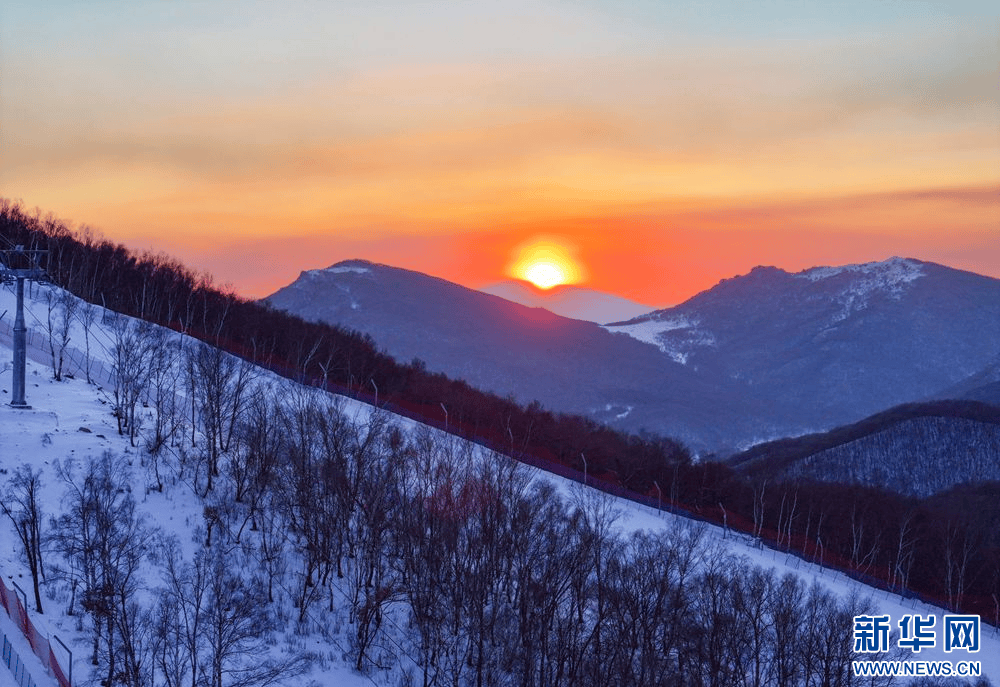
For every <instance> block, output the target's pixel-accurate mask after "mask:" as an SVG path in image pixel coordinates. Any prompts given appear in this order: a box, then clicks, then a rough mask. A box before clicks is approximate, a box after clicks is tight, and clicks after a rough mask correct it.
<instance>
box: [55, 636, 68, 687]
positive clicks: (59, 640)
mask: <svg viewBox="0 0 1000 687" xmlns="http://www.w3.org/2000/svg"><path fill="white" fill-rule="evenodd" d="M52 639H54V640H56V641H57V642H59V645H60V646H62V648H63V649H65V650H66V653H67V654H69V675H67V676H66V679H67V680H69V685H70V687H73V652H72V651H70V650H69V647H68V646H66V645H65V644H63V640H61V639H59V635H52Z"/></svg>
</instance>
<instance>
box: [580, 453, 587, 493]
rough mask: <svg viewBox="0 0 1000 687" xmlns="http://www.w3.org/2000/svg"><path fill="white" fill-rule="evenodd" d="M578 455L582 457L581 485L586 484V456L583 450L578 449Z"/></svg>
mask: <svg viewBox="0 0 1000 687" xmlns="http://www.w3.org/2000/svg"><path fill="white" fill-rule="evenodd" d="M580 457H581V458H582V459H583V486H587V457H586V456H585V455H583V451H580Z"/></svg>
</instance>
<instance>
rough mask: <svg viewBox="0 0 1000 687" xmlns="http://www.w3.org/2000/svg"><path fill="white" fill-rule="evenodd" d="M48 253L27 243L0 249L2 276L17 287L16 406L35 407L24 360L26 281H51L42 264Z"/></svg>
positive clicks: (13, 400) (12, 401)
mask: <svg viewBox="0 0 1000 687" xmlns="http://www.w3.org/2000/svg"><path fill="white" fill-rule="evenodd" d="M46 253H48V251H46V250H36V249H29V250H26V249H25V248H24V246H15V247H14V248H12V249H9V250H0V278H2V280H3V282H4V283H6V284H10V283H15V284H16V288H17V313H16V315H15V317H14V370H13V377H14V381H13V384H12V385H11V399H10V405H11V407H12V408H21V409H25V410H30V409H31V406H29V405H28V404H27V402H25V400H24V363H25V357H26V349H27V345H26V342H25V334H26V333H27V331H28V328H27V327H26V326H25V325H24V282H25V280H29V281H36V282H41V281H47V279H48V277H47V275H46V274H45V270H43V269H42V268H41V266H40V265H39V264H38V260H39V258H41V256H43V255H45V254H46Z"/></svg>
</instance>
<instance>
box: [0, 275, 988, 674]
mask: <svg viewBox="0 0 1000 687" xmlns="http://www.w3.org/2000/svg"><path fill="white" fill-rule="evenodd" d="M27 305H28V307H29V308H30V310H31V312H30V314H29V315H28V317H27V319H28V322H29V326H30V327H32V328H34V329H36V330H37V329H38V328H39V326H40V325H41V323H42V322H43V321H44V312H45V311H44V309H45V307H46V306H45V304H44V302H42V301H30V302H28V304H27ZM13 309H14V300H13V295H12V293H11V292H10V290H9V289H8V288H4V289H0V313H2V312H4V311H5V310H6V311H7V312H8V315H5V316H4V317H3V318H2V320H0V348H4V349H6V350H9V345H10V344H9V341H10V339H9V325H10V322H11V320H12V319H13V316H12V315H11V314H10V313H13ZM100 322H101V317H100V316H99V317H98V321H97V323H96V324H95V325H94V327H93V328H92V336H93V337H94V340H95V343H93V344H92V346H93V348H94V350H93V351H92V352H93V353H94V355H95V357H96V358H97V359H98V360H99V361H100V360H101V359H102V358H103V362H104V363H105V364H106V363H107V360H108V350H109V345H110V342H111V337H110V334H109V332H108V331H106V330H105V329H104V328H103V327H102V326H101V324H100ZM626 326H627V327H630V328H631V330H630V331H628V332H626V333H630V335H633V336H636V333H637V332H638V333H643V335H644V336H646V337H647V338H652V337H653V334H652V333H653V332H657V333H658V332H663V331H670V330H672V329H679V328H685V327H691V326H693V325H692V323H691V322H688V321H685V320H683V319H676V320H671V321H664V322H652V321H647V322H643V323H639V324H636V325H626ZM623 328H624V327H614V328H608V329H609V330H612V331H615V330H617V331H621V330H622V329H623ZM174 335H175V336H179V335H177V334H174ZM636 338H639V337H638V336H637V337H636ZM31 341H32V345H31V346H30V347H29V363H28V367H27V376H26V391H27V401H28V403H29V404H31V406H32V409H31V410H18V409H14V408H11V407H10V406H8V405H7V404H6V402H4V403H0V445H2V446H3V447H4V455H5V457H6V458H7V460H6V461H5V467H6V468H8V469H9V468H10V467H11V466H12V465H16V464H18V463H21V462H26V463H29V464H31V465H32V466H33V467H35V468H41V469H42V470H43V478H42V479H43V493H42V502H43V503H44V504H46V506H45V509H46V513H47V515H51V514H52V513H53V512H54V511H55V510H56V509H57V508H58V506H57V505H56V504H59V503H60V498H61V494H62V484H61V483H60V481H59V480H58V478H57V477H56V475H55V473H54V464H55V462H56V460H57V459H58V460H64V459H66V458H67V457H73V458H74V459H76V460H78V461H84V460H86V458H87V457H89V456H98V455H100V454H101V453H103V452H104V451H105V450H108V449H110V450H113V451H114V452H115V453H117V454H121V455H124V456H125V457H126V458H127V459H129V458H131V459H136V460H134V463H133V467H132V471H133V472H132V483H131V489H132V493H133V495H134V496H135V498H136V500H137V502H138V506H139V510H140V512H141V513H143V514H144V515H145V516H146V517H147V518H148V520H149V521H150V522H151V523H153V524H155V525H156V526H157V527H159V528H160V529H161V531H162V532H163V533H164V534H165V535H174V536H175V537H176V538H177V540H178V542H179V543H180V544H181V547H182V551H183V553H184V556H185V558H186V559H188V560H190V557H191V555H192V554H193V552H194V550H195V548H196V547H197V544H196V542H195V541H194V539H193V537H192V529H193V528H194V527H195V526H196V525H198V524H199V523H201V522H202V518H203V509H204V505H205V504H204V502H203V501H202V500H201V499H200V498H199V497H198V496H197V495H196V494H195V493H194V492H193V490H192V489H191V488H190V486H189V485H188V484H185V483H182V482H177V481H172V480H169V479H168V484H167V488H166V489H165V490H164V491H163V492H162V493H160V492H158V491H155V490H153V491H150V490H148V489H147V488H146V485H147V484H148V483H149V482H148V475H147V474H146V473H145V472H144V470H143V468H142V467H141V462H140V461H139V460H137V459H138V458H139V456H138V454H137V452H136V449H133V448H131V447H130V446H129V443H128V440H127V438H125V437H119V436H118V434H117V429H116V425H115V421H114V418H113V417H112V415H111V412H110V403H109V401H108V399H107V397H106V396H107V392H106V391H104V390H103V389H102V386H101V384H102V381H101V376H100V371H102V370H105V369H106V368H105V367H100V366H99V367H98V368H97V370H98V372H97V373H95V376H96V377H97V378H98V384H97V385H90V384H87V383H86V382H85V381H84V380H83V379H82V378H80V376H79V375H78V376H77V378H67V379H65V380H64V381H62V382H56V381H54V380H53V379H52V375H51V371H50V369H49V368H48V367H47V366H46V365H44V364H42V362H40V361H47V360H48V351H47V350H46V349H44V348H42V347H41V346H42V344H41V342H43V341H44V338H43V337H41V336H39V335H38V334H37V333H36V335H35V336H33V337H31ZM80 341H82V334H80V333H79V332H76V331H74V335H73V339H72V345H73V346H76V345H79V342H80ZM648 342H649V343H655V340H654V341H648ZM656 345H658V344H656ZM74 355H75V356H77V357H76V358H74V359H78V357H79V355H80V354H79V352H78V351H77V352H76V353H75V354H74ZM7 361H9V358H5V360H4V363H3V365H2V368H0V369H2V372H3V377H2V379H0V398H3V399H4V400H6V399H9V392H10V364H9V362H7ZM104 383H106V382H104ZM260 383H261V384H287V382H286V381H284V380H280V379H278V378H276V377H274V376H273V375H271V374H270V373H266V372H262V373H261V382H260ZM308 393H316V394H319V393H322V392H319V391H316V390H309V391H308ZM341 403H343V409H344V411H345V412H347V413H348V414H349V416H352V417H354V418H355V420H356V421H358V422H362V421H364V420H365V419H366V418H367V417H368V414H369V413H370V412H371V408H370V407H369V406H367V405H365V404H362V403H360V402H357V401H353V400H351V399H341ZM629 410H631V409H629ZM145 412H147V413H151V412H153V411H152V410H147V411H145ZM626 412H627V411H626ZM395 422H396V423H397V424H398V425H399V426H400V427H401V428H402V429H404V431H413V430H414V429H415V428H417V427H418V426H419V427H424V426H423V425H420V424H419V423H417V422H415V421H412V420H409V419H405V418H396V419H395ZM426 429H427V431H433V432H437V430H432V429H430V428H426ZM440 436H446V435H440ZM447 440H448V441H452V442H459V443H460V440H458V439H455V438H453V437H448V438H447ZM471 451H472V452H473V453H474V454H475V455H484V451H485V449H481V448H480V447H472V448H471ZM525 469H526V470H529V471H530V472H531V475H532V478H533V479H535V480H547V481H550V482H552V483H553V484H554V485H555V486H556V488H557V490H559V491H560V492H561V493H562V494H563V495H564V496H566V498H568V499H594V498H607V499H613V497H610V496H606V495H603V494H601V493H599V492H596V491H595V490H592V489H588V488H585V487H582V486H581V485H579V484H578V483H576V482H574V481H571V480H567V479H564V478H561V477H557V476H554V475H551V474H549V473H545V472H542V471H540V470H537V469H534V468H525ZM5 479H6V478H5V477H2V476H0V482H2V481H3V480H5ZM614 507H615V509H616V510H617V511H618V513H619V517H618V520H617V522H616V527H617V528H618V529H619V530H620V531H621V532H622V533H629V532H634V531H638V530H646V531H651V532H656V531H660V530H663V529H665V528H668V527H678V526H682V527H683V526H692V523H691V521H688V520H686V519H684V518H681V517H679V516H675V515H672V514H668V513H663V512H657V511H656V510H655V509H651V508H648V507H646V506H643V505H639V504H637V503H634V502H631V501H627V500H623V499H614ZM693 526H696V527H704V528H705V533H706V535H707V536H708V537H709V538H710V539H711V540H713V541H715V542H717V543H719V544H720V545H721V546H724V547H725V548H726V549H727V550H728V551H729V552H731V553H733V554H735V555H738V556H742V557H745V558H746V559H747V560H748V561H750V562H751V563H754V564H757V565H760V566H762V567H764V568H773V569H774V570H775V572H776V573H777V574H778V575H783V574H784V573H786V572H791V573H793V574H795V575H798V576H800V577H801V578H802V579H803V581H804V582H806V583H807V584H811V583H812V582H813V581H815V582H817V583H819V584H820V585H822V586H823V587H825V588H827V589H828V590H830V591H831V592H834V593H836V594H838V595H840V596H842V597H844V596H849V595H861V596H863V597H869V598H870V599H871V601H872V603H873V604H874V605H875V606H876V608H877V609H878V612H879V613H882V614H888V615H890V617H891V619H892V622H893V626H895V622H896V621H897V620H898V619H899V618H901V617H902V616H903V615H905V614H913V613H920V614H921V615H927V614H934V615H936V616H938V618H939V620H938V624H937V627H939V628H940V627H941V625H942V622H943V621H942V620H941V619H940V618H941V617H942V616H943V615H944V613H945V612H944V611H943V610H942V609H940V608H935V607H931V606H927V605H925V604H922V603H920V602H917V601H915V600H905V601H904V600H902V599H900V598H899V597H897V596H894V595H891V594H889V593H887V592H884V591H879V590H875V589H873V588H870V587H866V586H864V585H862V584H861V583H859V582H857V581H855V580H852V579H850V578H848V577H846V576H844V575H843V574H841V573H837V572H834V571H831V570H828V569H824V568H821V567H819V566H817V565H814V564H811V563H808V562H806V561H804V560H802V559H799V558H798V557H796V556H794V555H790V554H784V553H779V552H776V551H773V550H771V549H767V548H760V547H758V546H756V545H755V543H754V542H753V541H752V539H751V538H749V537H748V536H747V535H744V534H738V533H733V532H727V531H726V530H724V529H723V528H721V527H717V526H711V525H704V524H695V525H693ZM15 537H16V535H15V534H14V532H13V529H12V527H11V525H10V523H9V521H7V520H6V519H5V518H4V519H3V521H2V522H0V574H3V575H4V577H5V578H16V579H20V580H22V581H23V580H25V579H27V580H29V581H30V576H29V575H28V573H27V569H26V566H25V565H24V564H23V563H22V561H21V559H20V557H19V556H18V555H17V554H16V553H15V552H16V551H17V550H18V549H19V546H18V545H17V542H16V538H15ZM146 574H147V575H148V578H147V586H148V590H149V591H148V592H147V593H152V590H154V589H155V587H156V586H157V585H158V584H159V580H158V578H157V577H156V573H155V571H154V569H153V568H152V567H151V566H150V567H148V568H147V569H146ZM21 586H22V587H25V584H22V585H21ZM45 590H46V591H45V593H46V597H45V598H44V599H43V602H44V603H46V604H47V606H46V613H45V614H44V615H38V614H35V613H32V614H31V616H32V619H33V621H34V622H35V624H36V626H37V627H38V629H39V631H40V632H42V633H43V634H45V635H48V636H50V637H51V636H52V635H53V634H57V635H59V636H60V637H61V638H62V639H63V640H64V641H66V642H67V644H69V645H70V647H71V648H72V649H73V650H74V656H75V658H76V660H75V662H74V677H75V682H76V683H78V684H83V682H84V680H85V679H86V678H87V673H88V670H89V661H88V660H87V657H88V649H87V645H88V635H87V634H86V632H85V631H84V630H83V629H82V627H81V626H79V625H78V618H71V617H68V616H66V615H65V614H64V610H63V609H64V608H65V606H66V602H67V599H66V598H65V597H64V595H63V596H60V592H58V591H56V590H55V588H53V587H51V586H49V585H46V586H45ZM50 594H55V598H53V597H52V596H50ZM286 603H287V601H286ZM345 607H346V604H341V608H340V609H338V611H337V612H336V613H334V614H332V615H331V614H325V613H324V614H322V615H319V616H317V617H315V618H314V619H313V623H312V633H311V634H309V635H305V636H302V635H297V634H294V633H293V632H291V631H289V632H286V633H279V634H278V637H276V638H275V642H274V646H273V648H272V652H274V654H276V655H277V654H280V653H281V652H282V651H287V650H290V649H296V648H297V649H300V650H301V649H308V650H311V651H314V652H316V654H317V655H318V656H320V657H321V660H319V661H317V662H316V663H315V664H314V665H313V667H312V670H311V672H310V673H308V674H306V675H303V676H301V677H299V678H297V679H296V681H295V682H296V684H302V685H309V684H315V685H330V686H333V685H338V686H343V687H360V686H362V685H364V686H366V687H367V686H370V685H373V684H396V681H397V678H398V675H395V676H392V675H384V674H382V673H377V674H375V675H373V676H372V677H369V676H366V675H360V674H358V673H355V672H354V671H353V670H351V669H350V668H349V667H348V663H347V662H346V661H345V660H344V656H345V655H346V651H345V650H344V646H346V644H345V642H346V640H345V637H346V632H348V631H349V628H347V622H346V618H345V616H346V610H345ZM285 610H286V611H288V610H289V609H285ZM404 623H405V621H404V620H403V619H402V618H401V617H399V618H396V619H395V620H393V619H392V618H389V619H388V620H387V623H386V624H387V626H388V627H389V630H388V632H389V633H390V636H389V637H388V638H387V639H386V642H387V644H392V643H396V642H397V640H399V639H400V637H402V636H403V633H404V630H403V629H402V627H401V626H402V625H403V624H404ZM981 642H982V650H981V651H980V652H979V653H978V654H976V655H973V656H966V655H964V652H960V653H961V654H962V655H956V654H945V653H944V651H943V647H941V646H938V647H936V648H934V649H925V650H924V651H923V652H921V654H920V655H919V658H920V659H923V660H953V661H954V660H966V659H971V660H979V661H981V662H982V665H983V671H984V674H985V675H987V676H989V677H990V678H991V679H992V680H993V681H994V682H1000V636H998V632H997V630H996V629H995V628H993V627H991V626H989V625H986V624H983V626H982V637H981ZM397 646H398V644H397ZM399 649H400V653H399V655H398V656H397V658H399V659H400V660H401V661H402V662H404V664H407V665H409V664H410V659H409V658H407V657H406V655H405V653H404V647H399ZM27 653H28V654H30V651H29V652H27ZM65 667H66V666H64V668H65ZM2 670H5V669H2ZM4 679H5V677H4V676H3V675H0V685H3V684H4Z"/></svg>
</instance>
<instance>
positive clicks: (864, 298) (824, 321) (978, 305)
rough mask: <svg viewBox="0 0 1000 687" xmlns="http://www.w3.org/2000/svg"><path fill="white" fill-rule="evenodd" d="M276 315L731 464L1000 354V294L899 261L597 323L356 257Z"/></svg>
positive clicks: (318, 275) (757, 272) (784, 277)
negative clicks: (722, 456) (332, 327)
mask: <svg viewBox="0 0 1000 687" xmlns="http://www.w3.org/2000/svg"><path fill="white" fill-rule="evenodd" d="M267 301H268V302H270V303H271V304H272V305H273V306H274V307H277V308H281V309H285V310H289V311H290V312H293V313H295V314H298V315H301V316H303V317H305V318H306V319H313V320H321V321H326V322H330V323H335V324H340V325H342V326H345V327H349V328H352V329H356V330H359V331H361V332H365V333H368V334H370V335H371V336H372V337H373V338H374V339H375V341H376V342H377V344H378V345H379V346H381V347H384V348H385V350H386V351H387V352H388V353H390V354H391V355H393V356H394V357H396V358H397V359H400V360H403V361H409V360H411V359H412V358H414V357H418V358H420V359H421V360H423V361H425V362H426V364H427V366H428V368H429V369H431V370H435V371H440V372H444V373H446V374H448V375H449V376H453V377H458V378H462V379H465V380H466V381H468V382H470V383H471V384H473V385H475V386H480V387H482V388H484V389H486V390H491V391H495V392H497V393H500V394H501V395H506V394H510V395H512V396H513V397H514V398H516V399H517V400H519V401H520V402H522V403H528V402H530V401H533V400H538V401H540V402H541V403H542V404H544V405H545V406H547V407H549V408H551V409H553V410H557V411H564V412H575V413H582V414H585V415H588V416H590V417H593V418H594V419H596V420H598V421H601V422H607V423H609V424H611V425H613V426H616V427H619V428H622V429H626V430H631V431H638V430H643V429H644V430H648V431H652V432H657V433H664V434H669V435H671V436H675V437H677V438H680V439H682V440H684V441H686V442H688V443H689V444H690V445H691V446H692V447H694V448H695V449H697V450H699V451H706V450H708V451H714V452H720V453H729V452H732V451H734V450H738V449H740V448H745V447H747V446H750V445H753V444H755V443H758V442H761V441H765V440H768V439H773V438H776V437H781V436H788V435H797V434H803V433H807V432H815V431H822V430H826V429H830V428H832V427H835V426H838V425H842V424H847V423H850V422H854V421H857V420H860V419H862V418H864V417H866V416H868V415H871V414H873V413H876V412H879V411H881V410H884V409H886V408H890V407H892V406H895V405H898V404H900V403H906V402H912V401H915V400H922V399H929V398H936V397H940V396H939V394H940V393H942V392H945V391H946V390H948V389H951V388H954V387H956V385H959V384H961V383H963V382H969V383H970V384H971V383H972V382H971V381H969V380H975V379H980V378H982V377H976V375H977V374H978V373H981V372H983V371H984V370H985V369H986V368H988V366H989V365H991V364H993V363H994V362H995V361H996V360H997V356H998V354H1000V280H997V279H992V278H989V277H984V276H980V275H976V274H972V273H969V272H963V271H960V270H955V269H952V268H948V267H944V266H941V265H936V264H934V263H928V262H921V261H918V260H913V259H904V258H892V259H890V260H887V261H884V262H878V263H867V264H864V265H847V266H842V267H817V268H813V269H810V270H805V271H803V272H799V273H796V274H792V273H789V272H786V271H784V270H781V269H778V268H776V267H758V268H755V269H753V270H752V271H751V272H750V273H749V274H746V275H743V276H738V277H734V278H732V279H726V280H723V281H722V282H720V283H719V284H718V285H716V286H715V287H713V288H712V289H709V290H707V291H704V292H702V293H700V294H698V295H696V296H694V297H693V298H691V299H689V300H688V301H686V302H684V303H682V304H680V305H678V306H675V307H672V308H666V309H662V310H658V311H654V312H652V313H648V314H645V315H643V316H641V317H638V318H634V319H632V320H628V321H625V322H622V323H618V324H613V325H605V326H603V327H601V326H598V325H596V324H593V323H591V322H585V321H580V320H573V319H567V318H564V317H559V316H558V315H554V314H552V313H550V312H548V311H547V310H543V309H540V308H527V307H525V306H522V305H519V304H516V303H512V302H510V301H507V300H504V299H502V298H499V297H497V296H493V295H490V294H486V293H482V292H478V291H474V290H472V289H466V288H465V287H462V286H459V285H457V284H453V283H451V282H448V281H445V280H443V279H438V278H436V277H430V276H427V275H423V274H421V273H418V272H412V271H408V270H401V269H399V268H395V267H390V266H386V265H377V264H374V263H370V262H366V261H359V260H350V261H345V262H341V263H337V264H336V265H333V266H331V267H330V268H327V269H325V270H311V271H308V272H303V273H302V274H301V275H300V277H299V278H298V279H297V280H296V281H295V282H293V283H292V284H290V285H289V286H287V287H285V288H283V289H281V290H279V291H278V292H276V293H275V294H273V295H272V296H270V297H269V298H268V299H267ZM985 381H986V382H989V381H990V380H989V379H986V380H985Z"/></svg>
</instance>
